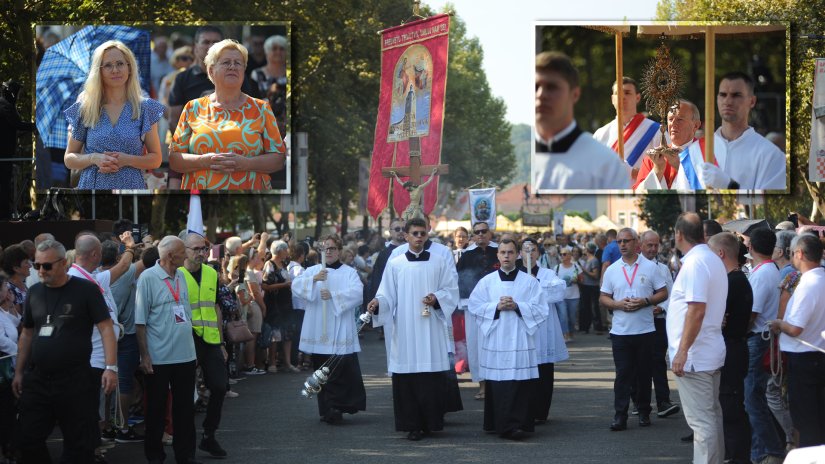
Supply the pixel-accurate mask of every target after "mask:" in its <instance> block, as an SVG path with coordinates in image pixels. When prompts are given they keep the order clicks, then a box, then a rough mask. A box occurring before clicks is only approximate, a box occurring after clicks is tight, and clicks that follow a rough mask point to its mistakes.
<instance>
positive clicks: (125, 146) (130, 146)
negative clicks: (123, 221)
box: [64, 98, 165, 190]
mask: <svg viewBox="0 0 825 464" xmlns="http://www.w3.org/2000/svg"><path fill="white" fill-rule="evenodd" d="M164 110H165V109H164V106H163V105H162V104H161V103H160V102H158V101H155V100H152V99H150V98H146V99H144V100H142V101H141V102H140V116H139V117H138V118H137V119H132V104H131V103H130V102H129V101H128V100H126V104H125V105H123V110H122V111H121V112H120V116H119V117H118V118H117V121H114V122H112V120H111V119H110V116H109V114H108V113H106V110H105V109H101V110H100V120H98V122H97V125H96V126H94V127H86V126H85V125H84V124H83V121H82V120H81V118H80V102H77V103H75V104H73V105H72V106H70V107H69V108H68V109H66V111H65V112H64V115H65V116H66V120H67V121H68V123H69V126H70V129H71V131H72V138H73V139H75V140H77V141H79V142H83V153H103V152H106V151H119V152H121V153H126V154H127V155H133V156H142V155H143V140H144V136H145V135H146V133H147V132H149V130H151V129H152V124H155V123H156V122H158V120H160V118H161V117H163V113H164ZM77 188H79V189H85V190H94V189H100V190H110V189H136V190H145V189H146V181H144V179H143V171H141V170H140V169H137V168H133V167H130V166H126V167H123V168H121V169H119V170H118V171H117V172H111V173H102V172H100V171H99V168H98V167H97V165H95V164H92V165H91V166H89V167H87V168H86V169H84V170H83V171H81V172H80V180H79V181H78V184H77Z"/></svg>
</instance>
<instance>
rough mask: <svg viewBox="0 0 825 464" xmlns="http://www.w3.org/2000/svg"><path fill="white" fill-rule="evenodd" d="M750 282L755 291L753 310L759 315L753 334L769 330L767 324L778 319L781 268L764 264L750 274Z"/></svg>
mask: <svg viewBox="0 0 825 464" xmlns="http://www.w3.org/2000/svg"><path fill="white" fill-rule="evenodd" d="M748 282H749V283H750V284H751V288H752V289H753V309H751V312H754V313H757V314H758V315H757V316H756V320H755V321H754V322H753V327H752V328H751V331H752V332H764V331H766V330H768V328H767V323H768V322H769V321H772V320H774V319H776V315H777V313H778V312H779V293H780V290H779V284H780V283H781V282H782V278H780V277H779V268H777V267H776V265H775V264H774V263H773V262H772V261H769V262H764V263H762V264H760V265H758V266H755V267H754V268H753V270H752V271H751V272H750V273H749V274H748Z"/></svg>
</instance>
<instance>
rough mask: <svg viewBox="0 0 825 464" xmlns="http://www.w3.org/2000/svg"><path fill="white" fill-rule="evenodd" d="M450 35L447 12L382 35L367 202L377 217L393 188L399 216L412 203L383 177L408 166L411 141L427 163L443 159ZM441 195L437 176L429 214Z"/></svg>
mask: <svg viewBox="0 0 825 464" xmlns="http://www.w3.org/2000/svg"><path fill="white" fill-rule="evenodd" d="M449 31H450V16H449V15H446V14H443V15H438V16H433V17H431V18H427V19H424V20H421V21H415V22H411V23H408V24H404V25H402V26H397V27H392V28H390V29H385V30H383V31H381V90H380V96H379V100H378V118H377V121H376V124H375V139H374V144H373V153H372V163H371V166H370V184H369V198H368V202H367V203H368V204H367V209H368V210H369V213H370V215H371V216H372V217H374V218H375V217H378V215H380V214H381V212H382V211H383V210H384V208H386V207H387V204H388V203H389V192H390V190H389V189H390V186H392V187H393V204H394V207H395V210H396V211H397V212H400V211H403V210H404V208H405V207H406V206H407V204H408V203H409V199H410V196H409V193H408V192H407V191H406V190H405V189H404V188H402V187H401V186H400V185H399V184H398V182H396V181H395V180H394V179H392V178H386V177H382V175H381V169H382V168H391V167H393V166H399V167H407V166H409V165H410V146H411V142H412V144H415V143H418V142H420V150H421V164H422V165H436V164H439V163H440V161H441V139H442V129H443V122H444V94H445V90H446V88H447V58H448V51H449ZM413 149H414V150H415V147H413ZM421 174H422V175H429V174H430V173H429V172H424V170H422V173H421ZM401 179H402V180H406V179H405V178H404V177H402V178H401ZM412 181H413V182H414V183H418V182H419V179H412ZM437 193H438V178H437V177H436V178H435V179H434V182H430V183H429V184H428V185H427V186H426V187H424V198H423V202H422V207H423V209H424V213H425V214H429V213H430V212H431V211H432V210H433V208H434V207H435V203H436V197H437Z"/></svg>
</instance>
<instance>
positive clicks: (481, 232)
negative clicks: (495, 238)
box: [473, 229, 490, 235]
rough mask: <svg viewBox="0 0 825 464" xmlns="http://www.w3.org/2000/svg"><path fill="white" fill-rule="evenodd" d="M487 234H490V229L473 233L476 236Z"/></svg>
mask: <svg viewBox="0 0 825 464" xmlns="http://www.w3.org/2000/svg"><path fill="white" fill-rule="evenodd" d="M487 232H490V229H478V230H474V231H473V233H474V234H476V235H483V234H486V233H487Z"/></svg>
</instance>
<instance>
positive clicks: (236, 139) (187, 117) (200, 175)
mask: <svg viewBox="0 0 825 464" xmlns="http://www.w3.org/2000/svg"><path fill="white" fill-rule="evenodd" d="M285 150H286V147H285V146H284V142H283V140H282V139H281V133H280V132H279V131H278V125H277V124H276V122H275V115H274V114H273V113H272V108H270V107H269V103H268V102H266V101H265V100H259V99H257V98H252V97H246V102H244V103H243V104H242V105H241V107H240V108H239V109H237V110H225V109H220V108H215V107H214V106H213V105H212V103H211V102H210V100H209V96H208V95H207V96H205V97H201V98H197V99H195V100H191V101H189V102H188V103H186V106H184V107H183V112H182V113H181V116H180V121H178V127H177V128H176V129H175V135H173V136H172V142H171V143H170V144H169V151H170V152H173V151H175V152H179V153H194V154H198V155H203V154H206V153H235V154H239V155H243V156H246V157H248V158H252V157H254V156H258V155H260V154H262V153H278V154H280V155H283V154H284V153H285ZM270 156H271V155H270ZM271 188H272V187H271V184H270V180H269V174H264V173H261V172H254V171H239V172H233V173H231V174H230V173H225V172H217V171H213V170H211V169H202V170H199V171H194V172H190V173H186V174H184V175H183V180H182V181H181V189H183V190H192V189H203V190H270V189H271Z"/></svg>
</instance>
